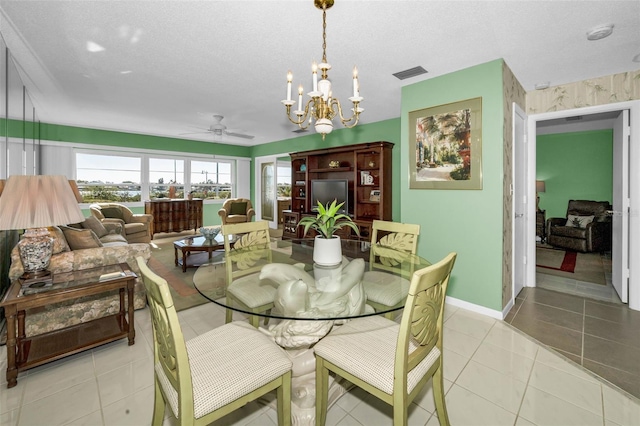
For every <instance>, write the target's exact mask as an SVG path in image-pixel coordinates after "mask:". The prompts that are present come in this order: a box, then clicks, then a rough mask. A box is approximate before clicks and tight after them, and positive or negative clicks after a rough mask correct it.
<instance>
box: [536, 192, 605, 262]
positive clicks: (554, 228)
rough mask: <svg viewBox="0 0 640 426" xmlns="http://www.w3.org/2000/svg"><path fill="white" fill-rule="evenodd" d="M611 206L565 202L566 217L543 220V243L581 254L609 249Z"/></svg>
mask: <svg viewBox="0 0 640 426" xmlns="http://www.w3.org/2000/svg"><path fill="white" fill-rule="evenodd" d="M609 210H611V204H610V203H609V202H608V201H588V200H569V205H568V206H567V217H552V218H550V219H548V220H547V243H548V244H550V245H552V246H556V247H562V248H565V249H569V250H575V251H580V252H583V253H587V252H594V251H606V250H609V249H610V248H611V217H610V216H609Z"/></svg>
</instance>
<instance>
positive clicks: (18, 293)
mask: <svg viewBox="0 0 640 426" xmlns="http://www.w3.org/2000/svg"><path fill="white" fill-rule="evenodd" d="M105 274H114V275H116V274H117V276H115V277H113V278H108V279H102V280H101V279H100V277H101V276H103V275H105ZM135 279H136V274H135V273H134V272H132V271H131V270H130V269H129V266H128V265H127V264H126V263H123V264H120V265H110V266H105V267H101V268H93V269H85V270H81V271H74V272H66V273H58V274H54V276H53V285H51V287H49V288H46V287H44V288H37V287H33V284H32V285H31V287H23V286H22V285H21V281H20V280H19V279H17V280H14V281H13V282H12V283H11V287H9V291H8V292H7V294H6V295H5V297H4V298H3V300H2V302H1V303H0V306H2V307H4V309H5V316H6V318H7V387H8V388H12V387H14V386H15V385H16V384H17V383H18V373H19V372H20V371H24V370H28V369H29V368H33V367H37V366H39V365H42V364H45V363H47V362H51V361H55V360H58V359H60V358H64V357H66V356H69V355H73V354H76V353H78V352H82V351H84V350H87V349H91V348H95V347H97V346H100V345H103V344H105V343H109V342H112V341H114V340H118V339H121V338H123V337H127V338H128V340H129V345H133V344H134V342H135V336H136V332H135V327H134V323H133V311H134V308H133V288H134V284H135ZM112 290H118V291H119V296H120V310H119V311H118V312H117V313H115V314H113V315H108V316H105V317H102V318H98V319H95V320H92V321H87V322H84V323H80V324H76V325H73V326H70V327H66V328H63V329H59V330H54V331H51V332H48V333H44V334H39V335H36V336H30V337H27V336H26V334H25V325H24V320H25V316H26V312H27V310H28V309H33V308H38V307H44V306H47V305H51V304H54V303H59V302H63V301H65V300H70V299H76V298H78V297H84V296H93V295H98V294H102V293H106V292H109V291H112ZM125 291H126V292H127V299H128V306H127V307H126V308H125V300H124V299H125V298H124V294H125Z"/></svg>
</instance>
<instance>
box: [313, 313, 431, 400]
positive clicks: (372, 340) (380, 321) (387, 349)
mask: <svg viewBox="0 0 640 426" xmlns="http://www.w3.org/2000/svg"><path fill="white" fill-rule="evenodd" d="M399 332H400V324H398V323H396V322H395V321H391V320H389V319H386V318H383V317H380V316H372V317H367V318H359V319H354V320H352V321H349V322H348V323H346V324H345V325H343V326H341V327H339V328H337V329H335V330H334V331H332V332H331V334H329V336H328V337H326V338H325V339H323V340H321V341H320V342H319V343H318V344H316V346H315V347H314V351H315V353H316V354H318V355H320V356H321V357H323V358H324V359H326V360H327V361H329V362H332V363H334V364H338V365H340V366H341V367H342V368H344V369H345V370H347V371H348V372H349V373H351V374H353V375H354V376H356V377H358V378H359V379H361V380H364V381H365V382H367V383H370V384H371V385H373V386H375V387H376V388H378V389H380V390H381V391H383V392H384V393H386V394H389V395H391V394H392V393H393V374H394V361H395V354H396V343H397V341H398V333H399ZM416 347H417V345H416V343H415V342H414V341H410V342H409V353H411V352H413V351H414V350H415V349H416ZM439 358H440V350H439V349H438V347H437V346H434V347H433V349H432V350H431V352H429V354H428V355H427V356H426V357H425V358H424V359H423V360H422V361H421V362H420V363H419V364H418V365H417V366H416V367H415V368H414V369H413V370H411V371H410V372H409V373H408V374H407V392H408V393H410V392H411V391H412V390H413V389H414V388H415V387H416V385H417V384H418V382H419V381H420V379H422V377H424V375H425V374H426V373H427V371H428V370H429V368H431V366H432V365H433V364H434V363H435V362H436V361H438V359H439Z"/></svg>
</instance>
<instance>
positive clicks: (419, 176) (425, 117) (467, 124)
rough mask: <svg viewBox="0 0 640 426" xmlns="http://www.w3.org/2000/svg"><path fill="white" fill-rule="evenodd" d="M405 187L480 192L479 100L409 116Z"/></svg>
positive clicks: (480, 126) (480, 114)
mask: <svg viewBox="0 0 640 426" xmlns="http://www.w3.org/2000/svg"><path fill="white" fill-rule="evenodd" d="M409 188H410V189H482V98H474V99H469V100H465V101H460V102H454V103H451V104H446V105H439V106H435V107H431V108H425V109H421V110H417V111H411V112H410V113H409Z"/></svg>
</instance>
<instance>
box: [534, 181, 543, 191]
mask: <svg viewBox="0 0 640 426" xmlns="http://www.w3.org/2000/svg"><path fill="white" fill-rule="evenodd" d="M544 191H545V185H544V181H543V180H537V181H536V192H544Z"/></svg>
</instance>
